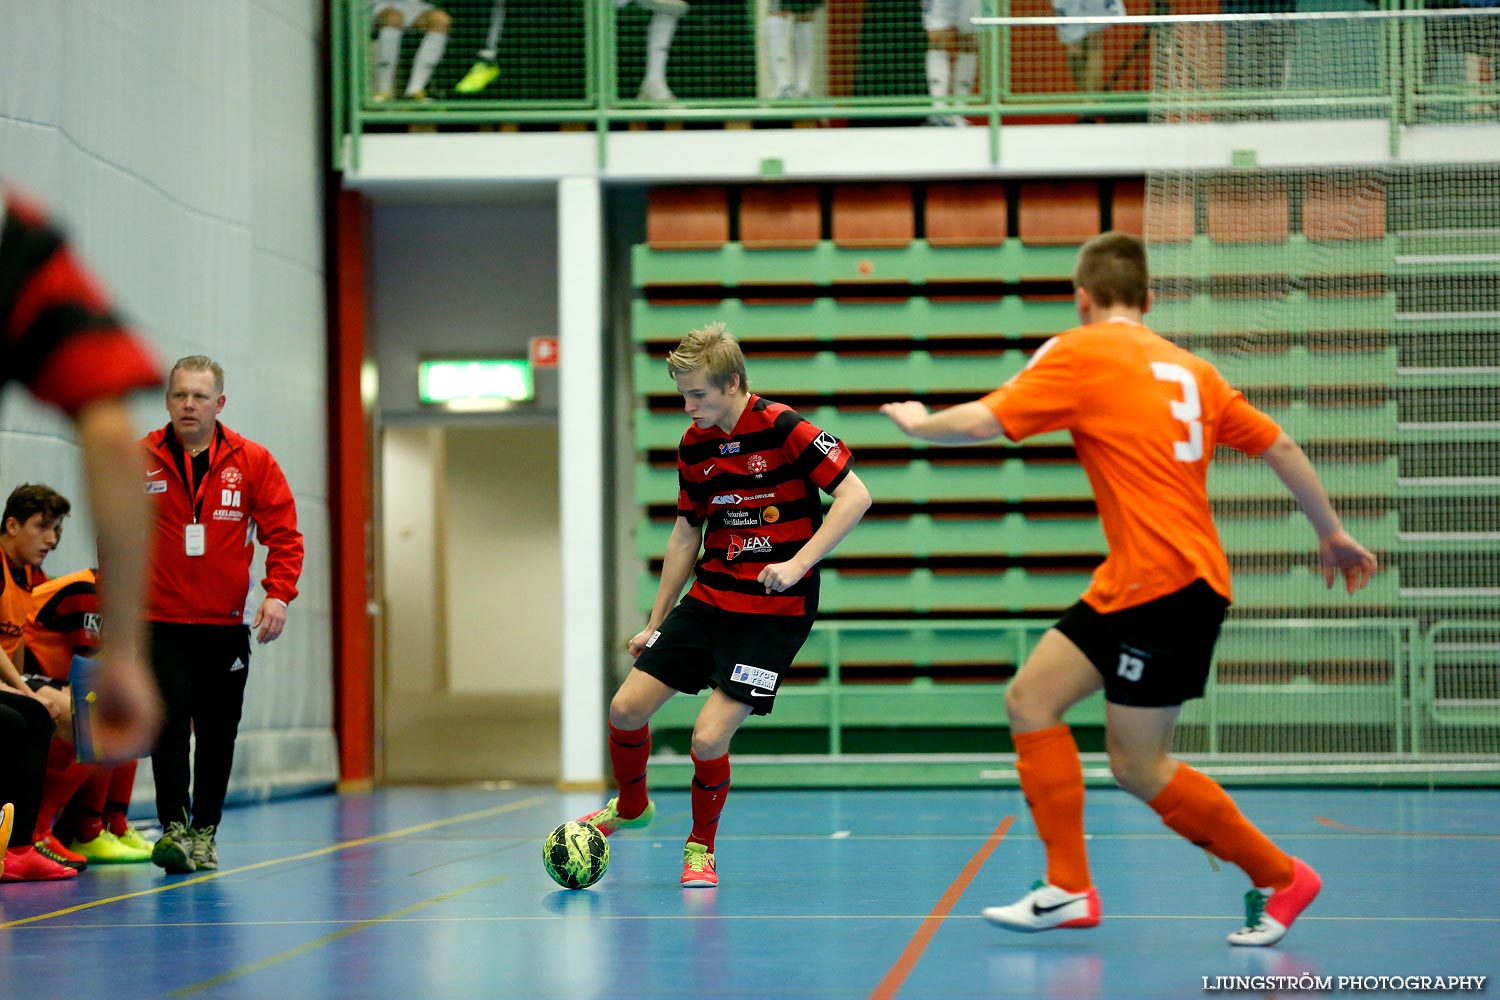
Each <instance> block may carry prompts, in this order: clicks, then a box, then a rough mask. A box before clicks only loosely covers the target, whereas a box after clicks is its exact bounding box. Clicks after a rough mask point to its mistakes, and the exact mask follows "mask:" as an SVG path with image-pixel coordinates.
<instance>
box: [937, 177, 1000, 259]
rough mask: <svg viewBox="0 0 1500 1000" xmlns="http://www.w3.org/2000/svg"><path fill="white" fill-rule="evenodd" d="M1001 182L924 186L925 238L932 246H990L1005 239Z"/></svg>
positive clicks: (998, 243)
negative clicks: (925, 209) (925, 190)
mask: <svg viewBox="0 0 1500 1000" xmlns="http://www.w3.org/2000/svg"><path fill="white" fill-rule="evenodd" d="M1005 223H1006V210H1005V186H1004V185H1003V184H992V183H979V184H933V185H930V186H929V187H928V188H927V242H928V244H929V245H930V246H935V247H992V246H999V245H1000V244H1001V243H1004V242H1005Z"/></svg>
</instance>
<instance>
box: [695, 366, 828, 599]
mask: <svg viewBox="0 0 1500 1000" xmlns="http://www.w3.org/2000/svg"><path fill="white" fill-rule="evenodd" d="M849 463H850V455H849V449H848V448H847V447H845V445H844V443H843V442H842V441H840V440H839V439H838V438H836V437H834V436H833V435H832V434H830V433H828V432H827V431H825V430H822V429H820V428H818V427H815V426H813V425H812V424H810V423H808V422H807V421H806V420H804V419H803V418H802V416H801V414H799V413H798V412H797V411H796V410H793V409H792V408H791V407H789V406H786V405H784V404H782V403H773V402H770V401H769V400H766V399H762V398H761V397H759V396H757V395H754V394H753V393H752V394H751V396H750V402H749V403H748V404H747V405H746V407H745V411H744V412H743V413H742V414H740V419H739V421H738V422H737V423H736V424H735V425H734V431H733V432H732V433H729V434H725V433H724V432H723V431H722V430H720V429H719V428H717V427H708V428H699V427H698V426H697V425H693V426H692V427H689V428H688V431H687V433H686V434H684V435H683V436H682V443H681V444H679V445H678V446H677V484H678V492H677V513H678V515H679V516H681V517H684V518H686V519H687V521H688V523H689V524H691V525H693V526H694V527H698V526H700V525H706V528H705V531H704V537H703V555H702V556H701V557H700V558H699V560H698V564H697V566H696V567H694V571H693V572H694V577H695V579H694V581H693V586H692V588H691V589H689V591H688V595H687V596H688V597H692V598H696V599H697V600H700V601H702V602H704V603H705V604H709V605H712V606H713V607H716V608H721V609H723V610H725V611H736V612H741V613H744V614H754V615H806V616H811V615H814V614H816V613H817V610H818V569H817V567H816V566H814V567H813V569H812V570H811V571H810V572H809V573H808V574H807V575H806V576H805V577H803V578H802V579H801V580H799V581H798V582H797V583H795V584H793V585H792V586H790V587H788V588H787V589H786V590H784V591H782V592H781V593H779V594H767V593H766V588H765V585H764V584H761V583H758V582H757V581H756V577H757V576H759V575H760V571H761V570H762V569H763V568H764V567H765V566H767V565H768V564H770V563H779V562H786V561H787V560H788V559H790V558H792V557H793V556H795V555H796V554H797V552H798V551H799V550H800V549H801V548H802V546H803V545H804V544H806V542H807V540H808V539H810V538H811V537H812V536H813V533H814V532H816V531H817V530H818V526H819V525H821V524H822V523H823V504H822V498H821V497H819V496H818V491H819V490H822V491H824V492H825V493H832V492H833V491H834V489H835V488H837V486H838V484H839V483H841V482H843V480H844V477H845V476H846V475H848V473H849Z"/></svg>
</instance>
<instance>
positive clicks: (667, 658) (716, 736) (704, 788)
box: [580, 323, 870, 888]
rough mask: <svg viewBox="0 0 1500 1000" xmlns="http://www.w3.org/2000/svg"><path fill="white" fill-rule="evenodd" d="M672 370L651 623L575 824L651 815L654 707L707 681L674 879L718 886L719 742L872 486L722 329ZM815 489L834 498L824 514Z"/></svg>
mask: <svg viewBox="0 0 1500 1000" xmlns="http://www.w3.org/2000/svg"><path fill="white" fill-rule="evenodd" d="M667 371H668V372H669V373H670V374H671V376H672V380H673V381H674V382H676V383H677V391H678V392H680V393H682V398H683V409H684V410H686V411H687V415H688V416H689V417H691V418H692V424H691V426H689V427H688V428H687V431H686V432H685V433H684V434H683V435H682V443H681V444H679V445H678V446H677V480H678V493H677V522H676V524H675V526H674V527H673V528H672V535H671V538H669V539H668V540H667V552H666V556H665V557H664V558H663V560H662V569H661V582H660V584H659V585H658V587H657V591H656V602H655V603H654V604H653V605H652V607H651V617H650V620H649V621H647V622H646V627H645V628H643V629H641V631H640V632H639V633H637V634H636V635H635V636H634V637H633V638H632V639H631V640H630V641H629V643H628V644H627V648H628V649H629V651H630V655H631V656H633V657H635V658H636V660H635V666H634V667H633V668H632V669H631V671H630V673H629V675H627V676H626V678H625V682H624V683H623V684H621V685H620V689H619V691H617V692H616V693H615V696H614V699H613V700H612V701H611V702H610V705H609V759H610V764H611V765H612V766H613V769H614V773H615V780H616V781H617V782H618V783H619V786H620V794H619V795H618V796H616V797H615V798H612V799H610V800H609V802H608V803H606V804H605V806H604V808H602V809H598V810H595V811H594V812H591V813H589V814H588V815H587V816H583V817H581V818H580V822H585V823H592V824H594V825H595V826H597V827H598V828H599V829H600V831H602V832H603V833H604V835H605V836H609V835H610V834H612V833H614V832H615V831H616V830H619V829H621V828H630V827H644V826H646V825H647V824H649V823H650V822H651V819H652V817H653V816H654V815H655V813H656V807H655V805H654V804H653V803H652V802H651V800H650V799H649V798H648V797H647V794H646V762H647V758H649V757H650V756H651V730H650V728H649V723H650V720H651V716H653V715H655V714H656V711H657V709H659V708H661V707H662V706H663V705H665V704H666V703H667V701H668V699H670V698H671V697H672V696H673V695H675V694H676V693H677V692H679V691H686V692H688V693H689V694H696V693H697V692H699V691H702V690H703V689H704V688H705V687H712V688H713V689H714V690H713V691H712V692H711V693H710V694H709V696H708V700H707V701H706V702H705V703H704V705H703V709H702V710H701V711H700V712H699V713H698V719H697V721H696V723H694V725H693V744H692V759H693V785H692V812H693V828H692V831H691V832H690V833H689V834H688V838H687V844H686V846H685V847H684V849H683V862H682V884H683V885H684V886H686V887H696V888H704V887H712V886H716V885H718V884H719V874H718V868H717V865H716V862H715V859H714V837H715V834H716V832H717V830H718V826H719V814H720V812H721V811H722V810H723V808H724V800H725V798H726V796H728V794H729V741H730V739H731V738H732V737H733V736H734V734H735V733H736V732H737V731H738V730H739V728H740V726H741V725H742V724H743V723H744V721H745V720H746V719H747V718H749V717H750V716H751V715H769V714H771V707H772V705H774V704H775V702H776V692H777V691H779V690H780V689H781V684H782V681H783V680H785V679H786V671H787V668H789V667H790V666H791V665H792V659H793V658H794V657H795V656H796V655H797V651H798V650H800V649H801V648H802V644H803V643H804V642H806V641H807V636H808V634H809V633H810V632H811V630H812V625H813V620H814V618H815V617H816V616H817V610H818V563H819V562H821V561H822V559H823V557H824V556H826V555H828V553H829V552H831V551H833V548H834V546H836V545H838V543H839V542H841V541H843V539H844V536H845V535H847V534H848V533H849V532H850V530H851V529H853V527H854V526H855V525H856V524H858V523H859V519H860V518H861V517H863V516H864V513H865V511H866V510H868V509H869V506H870V493H869V491H868V490H866V489H865V486H864V484H863V483H862V482H860V480H859V477H858V476H856V475H855V474H854V471H853V469H851V468H850V464H851V463H850V457H849V449H848V448H846V447H845V446H844V443H843V442H842V441H840V440H839V439H838V438H836V437H834V436H833V435H832V434H830V433H828V432H827V431H825V430H821V429H819V428H817V427H814V426H813V425H812V424H810V423H809V422H807V421H806V420H804V419H803V418H802V417H801V416H800V415H799V414H798V413H797V411H795V410H793V409H792V408H791V407H789V406H785V405H783V404H781V403H773V402H771V401H770V400H768V399H764V398H762V397H760V396H757V395H755V394H753V393H751V392H750V384H749V378H748V376H747V375H746V372H745V357H744V354H743V353H741V351H740V345H739V344H738V343H736V342H735V339H734V338H733V337H731V336H730V335H729V334H728V332H726V331H725V329H724V326H723V324H721V323H714V324H711V325H709V326H706V327H704V328H703V329H701V330H694V331H693V332H692V333H689V334H688V335H687V336H686V337H684V338H683V339H682V342H681V343H680V344H678V345H677V349H676V350H675V351H673V352H672V353H671V355H670V356H669V357H668V358H667ZM819 491H822V492H825V493H828V494H829V495H830V496H832V497H833V504H832V506H830V507H829V508H828V513H827V515H826V516H825V515H824V513H823V507H822V502H821V499H820V497H819ZM700 550H701V551H702V554H703V558H702V559H699V558H698V554H699V551H700ZM689 578H692V579H693V586H692V589H691V590H689V591H688V593H687V595H686V596H685V597H683V598H682V601H681V602H680V603H679V602H678V600H677V598H678V596H679V595H680V594H682V588H683V586H684V585H685V584H687V582H688V580H689ZM673 605H676V606H675V607H674V606H673Z"/></svg>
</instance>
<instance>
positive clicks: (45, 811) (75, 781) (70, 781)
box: [32, 739, 98, 840]
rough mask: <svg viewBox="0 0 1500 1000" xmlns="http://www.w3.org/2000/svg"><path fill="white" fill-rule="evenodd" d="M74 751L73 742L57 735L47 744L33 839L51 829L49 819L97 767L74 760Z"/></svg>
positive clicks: (38, 837)
mask: <svg viewBox="0 0 1500 1000" xmlns="http://www.w3.org/2000/svg"><path fill="white" fill-rule="evenodd" d="M73 754H74V750H73V744H71V743H65V742H63V741H62V740H59V739H54V740H53V741H52V746H51V747H50V748H48V751H47V775H46V777H45V778H44V779H43V781H42V801H41V804H40V805H39V806H38V807H37V813H36V829H35V830H34V831H33V834H32V839H33V840H41V839H42V838H43V837H46V836H48V835H49V834H51V833H52V823H53V821H55V820H56V819H57V814H58V812H59V811H61V809H62V807H63V806H64V805H66V804H67V802H68V800H69V799H71V798H72V797H73V793H74V792H76V791H78V789H80V788H82V787H83V783H84V782H85V781H87V780H88V779H89V776H90V775H92V774H93V773H94V772H95V771H96V770H97V769H98V768H97V766H96V765H94V764H78V763H74V761H73ZM96 836H97V834H96Z"/></svg>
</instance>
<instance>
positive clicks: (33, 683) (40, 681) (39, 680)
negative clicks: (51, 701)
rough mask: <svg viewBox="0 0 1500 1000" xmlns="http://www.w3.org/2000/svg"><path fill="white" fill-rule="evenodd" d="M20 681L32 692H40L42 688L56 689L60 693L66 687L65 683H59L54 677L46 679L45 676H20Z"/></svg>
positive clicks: (66, 683)
mask: <svg viewBox="0 0 1500 1000" xmlns="http://www.w3.org/2000/svg"><path fill="white" fill-rule="evenodd" d="M21 680H23V681H25V682H26V686H27V687H29V688H31V690H33V691H40V690H41V689H42V688H44V687H49V688H56V689H57V690H59V691H61V690H62V689H63V688H65V687H67V686H68V682H67V681H60V680H58V679H57V678H55V677H48V676H47V675H46V674H22V675H21Z"/></svg>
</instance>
